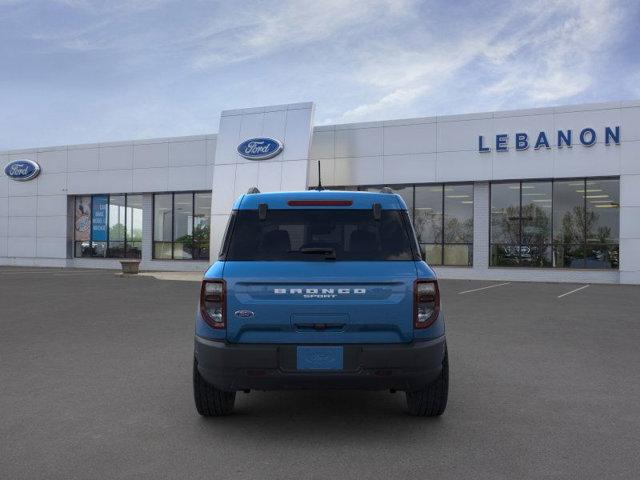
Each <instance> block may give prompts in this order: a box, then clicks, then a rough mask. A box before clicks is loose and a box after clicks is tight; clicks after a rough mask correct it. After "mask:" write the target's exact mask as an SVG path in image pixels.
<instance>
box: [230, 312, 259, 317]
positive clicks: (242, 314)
mask: <svg viewBox="0 0 640 480" xmlns="http://www.w3.org/2000/svg"><path fill="white" fill-rule="evenodd" d="M233 314H234V315H235V316H236V317H240V318H251V317H253V316H255V313H253V312H252V311H251V310H236V311H235V312H234V313H233Z"/></svg>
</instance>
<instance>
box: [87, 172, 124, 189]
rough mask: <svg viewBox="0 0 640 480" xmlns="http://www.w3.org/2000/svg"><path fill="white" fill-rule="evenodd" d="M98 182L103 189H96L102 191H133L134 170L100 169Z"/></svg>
mask: <svg viewBox="0 0 640 480" xmlns="http://www.w3.org/2000/svg"><path fill="white" fill-rule="evenodd" d="M98 182H99V184H100V187H101V189H99V190H94V192H96V191H98V192H100V193H123V192H131V191H133V171H132V170H100V171H99V172H98Z"/></svg>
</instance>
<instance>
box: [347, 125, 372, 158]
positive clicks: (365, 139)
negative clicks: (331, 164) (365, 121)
mask: <svg viewBox="0 0 640 480" xmlns="http://www.w3.org/2000/svg"><path fill="white" fill-rule="evenodd" d="M382 138H383V137H382V128H380V127H375V128H351V129H345V130H337V131H336V132H335V152H336V153H335V155H336V158H341V157H349V158H355V157H373V156H379V155H382Z"/></svg>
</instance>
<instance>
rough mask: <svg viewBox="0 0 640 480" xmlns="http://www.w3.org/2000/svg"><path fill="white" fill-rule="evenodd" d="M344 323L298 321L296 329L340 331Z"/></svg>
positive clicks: (304, 330)
mask: <svg viewBox="0 0 640 480" xmlns="http://www.w3.org/2000/svg"><path fill="white" fill-rule="evenodd" d="M344 325H345V324H344V323H321V322H318V323H296V324H295V326H296V330H299V331H301V332H340V331H342V330H344Z"/></svg>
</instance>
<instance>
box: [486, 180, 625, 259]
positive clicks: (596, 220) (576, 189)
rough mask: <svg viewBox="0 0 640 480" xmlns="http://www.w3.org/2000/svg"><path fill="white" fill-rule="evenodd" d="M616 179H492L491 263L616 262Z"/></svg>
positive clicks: (617, 240) (617, 190)
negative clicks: (516, 180)
mask: <svg viewBox="0 0 640 480" xmlns="http://www.w3.org/2000/svg"><path fill="white" fill-rule="evenodd" d="M618 237H619V180H618V179H577V180H560V181H554V182H551V181H542V182H540V181H524V182H506V183H502V182H501V183H492V184H491V234H490V239H491V246H490V256H491V261H490V262H491V265H492V266H525V267H526V266H532V267H548V266H553V267H559V268H618V242H619V239H618Z"/></svg>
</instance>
